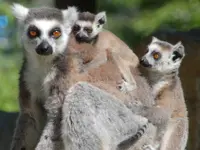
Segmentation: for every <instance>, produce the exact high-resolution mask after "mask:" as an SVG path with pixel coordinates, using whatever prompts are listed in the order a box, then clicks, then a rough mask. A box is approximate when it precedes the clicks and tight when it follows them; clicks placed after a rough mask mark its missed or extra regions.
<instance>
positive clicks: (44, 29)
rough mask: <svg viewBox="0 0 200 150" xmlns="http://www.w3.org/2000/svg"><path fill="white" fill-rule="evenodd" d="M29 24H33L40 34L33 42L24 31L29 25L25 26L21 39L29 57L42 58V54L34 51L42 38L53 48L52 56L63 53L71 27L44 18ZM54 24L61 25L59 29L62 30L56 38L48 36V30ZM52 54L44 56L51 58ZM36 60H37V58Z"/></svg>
mask: <svg viewBox="0 0 200 150" xmlns="http://www.w3.org/2000/svg"><path fill="white" fill-rule="evenodd" d="M29 24H31V25H35V26H36V27H37V28H39V29H40V31H41V36H40V37H38V38H36V39H34V41H35V42H33V40H30V39H29V38H28V37H27V33H26V32H27V28H28V26H29V25H27V26H26V27H25V30H24V34H23V37H22V38H23V39H22V40H23V43H24V47H25V50H26V51H27V52H28V54H29V55H30V57H32V58H31V59H35V58H38V57H42V59H44V57H43V56H39V55H37V53H36V51H35V48H36V47H37V46H38V45H39V44H40V43H41V42H42V40H46V41H48V43H50V44H51V46H52V48H53V56H57V55H58V54H60V53H63V51H64V50H65V47H66V45H67V43H68V39H69V34H70V32H71V28H66V27H65V26H63V25H61V24H60V23H59V22H58V21H56V20H45V19H44V20H33V21H32V22H30V23H29ZM55 26H59V27H61V30H62V35H61V37H60V38H58V39H56V40H55V39H53V38H50V37H49V31H50V30H51V29H52V28H53V27H55ZM53 56H52V55H49V56H45V59H49V58H53ZM36 61H38V59H37V60H36ZM33 63H34V62H33Z"/></svg>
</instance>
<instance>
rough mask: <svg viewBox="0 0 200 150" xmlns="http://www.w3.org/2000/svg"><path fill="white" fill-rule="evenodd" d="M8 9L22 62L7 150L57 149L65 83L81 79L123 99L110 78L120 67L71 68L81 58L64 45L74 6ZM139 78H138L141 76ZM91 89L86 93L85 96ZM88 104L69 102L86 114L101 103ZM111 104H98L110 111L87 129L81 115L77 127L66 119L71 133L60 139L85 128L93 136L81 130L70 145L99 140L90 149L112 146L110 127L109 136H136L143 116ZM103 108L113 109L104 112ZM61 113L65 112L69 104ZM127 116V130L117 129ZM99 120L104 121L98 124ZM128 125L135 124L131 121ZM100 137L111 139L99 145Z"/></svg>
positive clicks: (110, 64) (74, 15)
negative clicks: (14, 120)
mask: <svg viewBox="0 0 200 150" xmlns="http://www.w3.org/2000/svg"><path fill="white" fill-rule="evenodd" d="M12 9H13V14H14V15H15V17H16V18H17V20H18V22H19V25H20V28H21V29H22V31H21V33H22V45H23V47H24V61H23V65H22V68H21V71H20V79H19V88H20V89H19V103H20V114H19V117H18V121H17V126H16V129H15V133H14V136H13V140H12V145H11V150H18V149H27V150H33V149H36V150H52V149H63V144H62V139H61V135H60V134H61V133H66V132H64V131H65V130H64V128H61V127H60V126H61V124H60V122H61V120H62V121H63V123H64V124H63V126H64V125H65V123H67V122H65V120H64V119H65V118H66V116H65V115H67V114H64V113H63V114H62V107H63V102H64V101H65V100H66V101H67V100H69V99H66V94H67V91H68V89H69V87H71V86H72V85H74V84H75V83H76V82H78V81H87V82H90V83H92V84H93V85H96V86H98V87H100V88H101V89H104V90H106V91H107V92H108V93H111V94H113V95H115V96H116V97H118V98H119V99H122V100H125V99H127V98H129V96H128V95H126V94H125V93H122V92H119V90H118V88H117V87H116V85H117V83H116V81H117V80H119V79H120V78H121V73H120V70H119V68H118V67H117V65H116V64H115V63H114V62H113V61H108V62H106V63H105V64H104V65H102V66H100V67H99V68H95V69H93V70H91V71H88V73H87V74H83V73H79V72H77V68H79V67H80V65H81V64H80V63H79V59H82V58H80V55H79V54H76V53H74V52H72V51H71V50H70V49H68V48H67V46H68V39H69V36H70V32H71V28H72V26H73V25H74V22H75V21H76V20H77V18H78V12H77V10H76V8H75V7H69V8H68V9H66V10H59V9H55V8H26V7H24V6H22V5H20V4H14V5H13V7H12ZM86 51H87V49H86ZM140 81H141V82H143V81H142V80H140ZM144 82H145V81H144ZM144 84H146V83H144ZM140 90H141V92H142V91H144V92H147V93H148V92H149V91H148V87H147V88H146V89H145V88H144V87H143V88H141V89H140ZM146 90H147V91H146ZM97 92H98V91H97ZM97 92H96V93H97ZM91 93H92V92H89V93H88V94H89V96H90V94H91ZM142 93H143V92H142ZM147 93H146V94H147ZM86 94H87V93H86ZM74 96H75V97H76V96H77V95H76V94H75V95H74ZM86 96H87V95H86ZM100 96H101V95H100ZM86 100H87V99H86ZM131 100H133V99H131ZM91 102H96V105H95V107H94V108H95V111H93V110H91V109H90V107H89V106H90V105H88V106H87V105H85V106H83V105H80V106H77V108H76V106H75V109H77V111H78V110H79V109H80V107H87V110H91V113H92V115H93V116H94V117H96V114H93V112H100V110H101V109H100V110H99V105H101V103H102V102H101V101H99V100H98V99H97V100H96V101H95V100H94V101H91ZM115 103H118V105H121V102H119V101H117V100H116V101H115V102H113V103H112V102H111V101H110V102H107V103H106V105H105V104H104V105H105V106H107V108H108V110H107V111H111V112H110V113H107V115H108V116H107V118H105V114H104V113H102V114H99V115H100V116H99V117H100V118H102V119H100V120H96V121H95V122H94V123H92V127H93V128H87V123H89V122H84V121H85V120H84V119H82V120H81V119H80V120H81V121H83V122H82V123H83V124H79V121H77V122H76V123H77V124H79V125H80V126H81V128H76V127H77V126H73V125H72V124H73V122H69V123H72V124H70V126H69V127H71V128H68V131H72V132H68V133H70V134H69V135H63V136H62V137H63V138H64V137H67V139H63V141H68V142H69V141H70V140H71V139H70V137H73V136H74V137H77V136H76V133H74V132H73V131H74V129H76V130H78V132H79V133H80V134H81V133H86V132H88V134H90V133H91V134H92V135H95V136H88V135H87V134H86V136H85V137H84V136H81V137H80V139H78V137H79V136H78V137H77V138H76V139H77V141H71V142H72V145H75V146H78V147H81V149H84V146H85V145H84V144H85V142H86V141H87V142H88V144H89V143H90V144H91V142H92V141H93V139H94V138H96V140H98V141H99V143H96V144H97V147H94V145H92V147H91V148H92V150H95V149H98V146H100V147H101V146H103V147H111V148H113V147H115V146H116V144H117V143H115V142H113V141H117V139H115V138H116V136H112V135H113V134H111V135H110V134H108V132H109V131H110V130H111V129H112V131H114V129H116V130H115V131H116V132H115V134H116V135H118V137H119V138H120V137H121V136H119V135H120V134H122V135H123V136H124V137H125V138H127V136H131V135H134V134H136V132H137V131H138V130H139V129H140V127H142V126H143V125H145V124H146V123H147V119H145V118H143V117H141V116H135V117H133V116H132V115H128V113H125V111H124V109H125V108H124V106H123V107H122V106H121V107H119V108H117V107H115V106H116V105H113V104H115ZM109 107H114V108H113V109H110V110H109ZM115 108H116V109H115ZM121 108H122V109H121ZM63 109H64V108H63ZM64 110H65V109H64ZM64 110H63V111H64ZM67 112H68V113H70V112H71V110H70V108H69V111H67ZM122 112H123V113H122ZM63 115H64V116H63ZM74 115H75V116H74V117H75V118H79V116H78V114H76V113H75V114H74ZM111 116H113V117H114V118H115V121H116V120H119V121H120V123H118V122H115V121H113V120H112V118H113V117H111ZM129 116H130V117H131V119H132V122H131V123H130V124H127V126H128V127H127V128H123V126H124V125H125V124H126V123H127V122H126V119H125V118H127V119H128V118H129V119H130V117H129ZM117 118H119V119H117ZM120 118H121V119H120ZM93 119H95V118H93ZM93 119H92V120H93ZM124 119H125V120H124ZM131 119H130V120H131ZM104 120H107V121H109V122H107V123H106V122H102V121H104ZM71 121H72V120H71ZM93 121H94V120H93ZM84 123H85V124H84ZM95 123H98V124H99V125H100V126H101V127H102V128H103V130H104V131H105V132H101V133H99V130H98V128H97V129H96V128H95V127H98V126H96V124H95ZM104 123H105V124H104ZM133 123H134V124H135V126H132V125H131V124H133ZM62 129H63V130H62ZM109 129H110V130H109ZM122 129H123V130H122ZM71 133H72V135H71ZM102 134H103V135H102ZM81 135H83V134H81ZM105 137H107V138H108V139H111V141H108V142H107V141H106V143H104V142H103V141H104V138H105ZM113 138H114V139H113ZM118 140H119V139H118ZM80 141H81V142H84V143H81V142H80ZM79 142H80V143H79ZM118 142H119V141H118ZM81 144H82V145H81ZM99 144H100V145H99ZM65 146H66V147H65V149H68V147H67V144H66V145H65ZM81 149H79V150H81ZM84 150H85V149H84Z"/></svg>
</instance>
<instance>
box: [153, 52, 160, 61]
mask: <svg viewBox="0 0 200 150" xmlns="http://www.w3.org/2000/svg"><path fill="white" fill-rule="evenodd" d="M152 55H153V58H154V59H155V60H158V59H159V58H160V54H159V53H158V52H155V53H153V54H152Z"/></svg>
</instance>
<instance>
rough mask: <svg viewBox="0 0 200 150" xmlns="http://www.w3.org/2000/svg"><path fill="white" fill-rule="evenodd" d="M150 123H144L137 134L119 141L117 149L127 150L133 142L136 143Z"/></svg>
mask: <svg viewBox="0 0 200 150" xmlns="http://www.w3.org/2000/svg"><path fill="white" fill-rule="evenodd" d="M148 123H149V122H148ZM148 123H147V124H145V125H143V126H142V127H141V128H140V129H139V130H138V132H137V133H136V134H135V135H133V136H131V137H130V138H128V139H126V140H124V141H122V142H121V143H119V144H118V146H117V150H126V149H128V148H130V147H131V146H133V144H135V143H136V142H137V141H138V140H139V139H140V138H141V137H142V136H143V134H144V133H145V131H146V129H147V127H148Z"/></svg>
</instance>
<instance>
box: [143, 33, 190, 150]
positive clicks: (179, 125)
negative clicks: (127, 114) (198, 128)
mask: <svg viewBox="0 0 200 150" xmlns="http://www.w3.org/2000/svg"><path fill="white" fill-rule="evenodd" d="M184 56H185V52H184V47H183V45H182V44H181V43H180V42H179V43H177V44H176V45H172V44H170V43H168V42H165V41H161V40H159V39H157V38H155V37H153V40H152V42H151V43H150V44H149V46H148V51H147V53H146V54H145V55H144V56H143V57H142V58H141V64H142V66H144V67H146V68H147V69H148V71H149V81H150V84H151V86H152V90H153V94H154V97H155V106H154V107H153V108H150V109H149V110H148V111H147V112H146V114H145V115H144V116H145V117H147V118H148V119H149V120H150V121H151V122H152V123H153V124H155V125H156V126H157V127H158V129H159V130H158V134H157V137H156V139H155V140H156V142H155V145H154V147H156V148H158V147H160V149H161V150H178V149H180V150H183V149H185V147H186V143H187V137H188V135H187V134H188V116H187V115H188V113H187V107H186V103H185V99H184V93H183V89H182V85H181V81H180V78H179V75H178V73H179V67H180V65H181V62H182V60H183V58H184ZM159 112H160V113H159Z"/></svg>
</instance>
